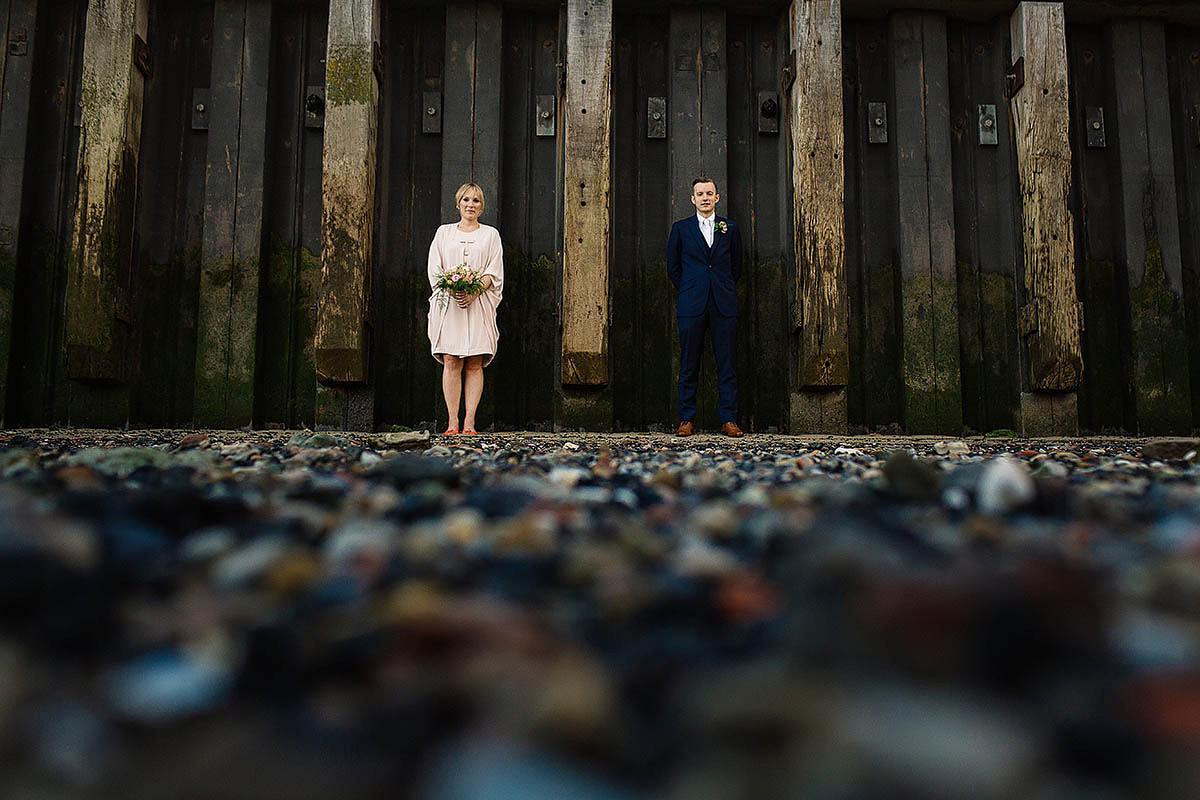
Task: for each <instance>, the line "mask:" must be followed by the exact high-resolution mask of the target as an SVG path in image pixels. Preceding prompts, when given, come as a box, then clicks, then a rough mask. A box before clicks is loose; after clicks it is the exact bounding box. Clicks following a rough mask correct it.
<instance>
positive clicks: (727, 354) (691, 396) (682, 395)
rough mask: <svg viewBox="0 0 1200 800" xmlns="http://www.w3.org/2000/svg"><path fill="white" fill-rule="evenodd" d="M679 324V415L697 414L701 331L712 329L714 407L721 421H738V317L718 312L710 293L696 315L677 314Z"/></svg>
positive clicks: (702, 337)
mask: <svg viewBox="0 0 1200 800" xmlns="http://www.w3.org/2000/svg"><path fill="white" fill-rule="evenodd" d="M676 321H677V323H678V325H679V418H680V419H681V420H684V421H688V420H693V419H695V417H696V385H697V383H698V382H699V379H700V355H701V354H702V353H703V352H704V334H705V333H706V332H708V331H711V334H712V343H713V357H714V360H715V361H716V362H717V410H718V412H719V413H720V416H721V423H722V424H724V423H726V422H737V369H736V365H735V362H734V359H735V358H736V354H737V317H726V316H724V315H723V314H721V313H720V312H718V311H717V307H716V304H715V303H714V302H713V299H712V295H711V294H709V297H708V307H707V308H706V309H705V310H704V313H703V314H701V315H699V316H696V317H676Z"/></svg>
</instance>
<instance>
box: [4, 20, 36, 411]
mask: <svg viewBox="0 0 1200 800" xmlns="http://www.w3.org/2000/svg"><path fill="white" fill-rule="evenodd" d="M4 8H5V9H6V10H7V12H8V13H7V14H5V18H4V19H3V20H0V24H4V25H6V27H5V36H4V49H3V51H0V59H2V60H0V93H2V94H0V426H2V425H3V424H4V411H5V406H4V401H5V396H6V395H7V394H8V363H9V352H10V351H11V349H12V319H13V317H12V314H13V291H14V289H15V288H16V280H17V250H18V244H19V239H20V231H21V204H22V200H21V198H22V196H23V188H24V185H23V184H24V179H25V148H26V145H27V143H28V134H29V96H30V91H31V87H32V82H33V55H34V54H33V42H34V39H35V38H36V37H34V32H35V31H36V29H37V1H36V0H12V2H11V4H10V3H6V4H5V5H4Z"/></svg>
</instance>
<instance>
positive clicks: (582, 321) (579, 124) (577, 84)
mask: <svg viewBox="0 0 1200 800" xmlns="http://www.w3.org/2000/svg"><path fill="white" fill-rule="evenodd" d="M612 49H613V35H612V0H568V2H567V71H566V93H565V96H564V101H563V104H564V109H565V110H564V113H563V158H564V161H565V163H564V166H563V169H564V176H565V177H564V190H563V277H562V315H561V319H562V345H561V362H560V364H561V366H560V371H559V382H560V385H561V401H560V402H561V407H560V409H559V414H558V417H559V419H558V422H559V423H560V424H561V425H563V426H566V427H583V428H587V429H590V430H597V429H599V430H607V429H609V428H611V427H612V401H611V392H610V391H608V386H609V369H610V366H609V352H608V321H609V289H608V270H609V264H608V259H609V253H610V248H611V242H610V240H609V215H610V210H611V209H610V199H609V198H610V192H609V184H610V181H611V156H610V154H609V148H610V144H611V141H612V132H611V128H610V120H611V117H612V92H611V83H610V81H611V77H610V76H611V74H612ZM606 396H607V399H606Z"/></svg>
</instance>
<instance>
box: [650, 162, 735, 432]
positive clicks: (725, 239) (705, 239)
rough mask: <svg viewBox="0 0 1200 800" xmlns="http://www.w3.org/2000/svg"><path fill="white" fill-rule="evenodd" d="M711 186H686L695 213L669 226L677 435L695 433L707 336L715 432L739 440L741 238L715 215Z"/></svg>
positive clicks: (705, 181)
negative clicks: (713, 371) (713, 368)
mask: <svg viewBox="0 0 1200 800" xmlns="http://www.w3.org/2000/svg"><path fill="white" fill-rule="evenodd" d="M720 199H721V195H719V194H717V184H716V183H715V182H714V181H712V180H711V179H709V178H705V177H703V176H701V177H699V178H696V179H695V180H693V181H692V205H694V206H695V207H696V214H695V215H694V216H691V217H688V218H687V219H681V220H679V221H678V222H676V223H675V224H674V225H672V226H671V236H670V237H669V238H668V239H667V276H668V277H669V278H670V279H671V283H672V284H674V286H675V290H676V292H677V299H678V303H677V306H676V312H675V313H676V319H677V321H678V323H679V419H680V422H679V430H677V431H675V435H676V436H691V435H692V434H693V433H694V432H695V425H694V424H693V419H694V418H695V416H696V381H697V378H698V376H699V374H700V353H701V352H702V350H703V348H704V333H705V331H711V335H712V343H713V356H714V358H715V359H716V362H717V403H718V407H719V410H720V414H721V433H723V434H725V435H726V436H742V435H743V434H742V431H741V429H740V428H738V426H737V372H736V371H735V368H734V359H735V358H736V357H737V348H736V347H735V341H736V337H737V289H736V287H735V286H734V284H735V282H736V281H737V279H738V275H740V274H741V272H742V237H741V234H739V233H738V227H737V223H736V222H733V221H732V220H728V219H723V218H721V217H718V216H717V215H716V213H715V212H716V207H717V201H718V200H720Z"/></svg>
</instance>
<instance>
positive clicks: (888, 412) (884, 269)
mask: <svg viewBox="0 0 1200 800" xmlns="http://www.w3.org/2000/svg"><path fill="white" fill-rule="evenodd" d="M852 41H853V43H854V44H853V51H852V58H851V59H846V79H847V80H848V81H850V82H851V84H852V86H853V87H854V92H853V96H852V97H851V98H849V101H848V102H849V103H850V104H851V105H850V109H851V110H850V111H849V112H847V113H846V115H845V117H844V119H845V120H846V124H847V125H849V126H850V128H849V130H848V134H847V136H846V141H847V152H846V154H845V156H844V160H845V161H846V163H848V164H850V165H852V166H851V167H849V168H847V172H846V209H847V211H846V215H847V217H846V218H847V223H846V224H847V235H846V265H847V267H846V276H847V284H848V286H849V287H850V302H851V304H852V307H851V308H852V310H851V315H850V316H851V326H852V327H851V329H850V331H851V336H854V335H856V333H855V332H856V331H857V337H858V339H857V342H856V341H855V340H854V339H853V338H852V339H850V343H851V352H852V353H853V354H854V355H853V358H852V360H851V372H850V378H851V381H852V383H851V385H850V386H849V387H848V388H847V395H848V398H849V402H850V403H851V406H849V407H848V409H847V414H848V415H849V416H850V422H852V423H854V424H859V425H864V426H867V427H870V428H879V427H884V426H890V425H897V424H899V422H900V421H901V419H902V417H903V413H902V397H903V393H902V390H901V388H902V386H903V381H902V374H901V371H902V367H903V354H902V337H901V334H900V329H899V323H900V313H899V311H898V309H897V307H896V303H897V301H898V299H899V296H900V292H899V287H898V284H897V278H898V275H897V272H898V270H899V266H898V265H897V264H896V263H895V262H896V252H897V247H896V242H897V240H898V234H897V232H896V231H897V226H898V224H899V221H898V219H897V215H896V200H895V197H894V190H893V188H892V187H893V186H894V177H893V176H894V171H895V166H896V159H895V156H894V154H893V152H892V145H882V144H872V143H871V141H870V131H871V130H872V129H873V128H875V127H877V126H876V125H875V123H876V118H875V115H874V114H871V113H870V110H871V105H872V104H873V103H884V104H885V106H886V105H887V102H888V100H889V98H890V97H891V95H892V94H893V90H892V87H891V78H890V62H889V58H888V32H887V25H886V23H884V22H882V21H880V22H877V21H856V22H854V23H853V36H852ZM890 111H891V113H890V114H887V115H886V116H894V113H895V108H894V104H892V108H891V109H890ZM883 122H884V124H885V125H886V124H888V119H886V118H884V119H883ZM851 148H854V150H851ZM855 152H857V155H855V154H854V153H855ZM856 371H857V374H858V375H859V378H858V380H859V381H860V383H858V384H857V385H855V384H854V383H853V381H854V379H855V375H856ZM855 403H857V404H858V409H859V410H858V411H857V414H854V413H852V411H853V408H854V404H855Z"/></svg>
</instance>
